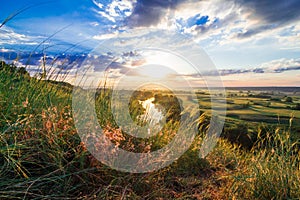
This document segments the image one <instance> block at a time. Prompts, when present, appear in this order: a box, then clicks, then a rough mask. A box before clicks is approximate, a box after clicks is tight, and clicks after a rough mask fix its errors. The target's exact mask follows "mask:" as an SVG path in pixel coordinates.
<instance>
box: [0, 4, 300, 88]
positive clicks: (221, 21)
mask: <svg viewBox="0 0 300 200" xmlns="http://www.w3.org/2000/svg"><path fill="white" fill-rule="evenodd" d="M0 2H1V4H0V5H1V7H0V23H1V22H2V25H1V28H0V58H1V57H2V58H3V59H6V60H9V59H14V60H15V62H17V63H18V62H19V64H20V65H21V64H23V65H24V64H25V65H31V69H32V71H34V70H36V71H38V69H39V68H38V65H40V64H41V58H42V56H41V54H40V53H41V52H42V53H43V54H45V53H46V54H47V55H48V56H47V59H48V60H49V63H48V64H50V63H51V62H52V63H53V60H54V58H57V55H60V56H61V57H62V55H64V54H65V53H67V54H68V55H71V56H69V58H68V62H65V63H64V62H63V61H62V59H61V60H60V61H57V63H56V65H55V66H56V67H57V68H59V69H62V70H61V72H62V71H63V72H64V73H65V74H69V75H70V78H69V82H72V80H74V76H75V74H76V70H77V71H78V68H80V67H81V66H82V65H83V64H84V65H87V64H88V65H92V64H94V65H95V67H94V68H93V71H92V72H91V74H93V75H94V76H95V75H96V74H97V73H95V72H99V73H101V72H103V70H106V71H109V73H110V76H111V78H113V77H121V76H122V75H126V76H128V77H135V78H136V79H134V80H137V78H138V77H139V78H140V79H141V80H144V77H145V76H142V74H143V73H142V72H140V71H141V70H140V69H143V68H144V69H145V70H144V73H145V72H147V73H148V74H153V75H154V74H156V75H157V71H161V73H160V74H164V70H159V69H160V68H159V67H157V66H153V65H154V64H155V65H159V66H162V65H166V64H169V65H172V67H171V70H170V73H169V74H168V73H165V75H166V76H165V77H164V78H165V79H166V77H167V76H169V77H171V79H172V80H173V81H174V80H175V79H174V77H177V76H175V75H174V74H176V73H180V74H181V75H182V76H183V77H184V78H186V79H188V80H190V81H191V82H193V84H196V83H197V81H198V82H199V81H200V82H201V80H197V78H199V76H198V74H197V73H199V70H198V71H197V70H194V71H193V70H192V68H189V67H188V66H187V64H186V63H185V64H184V60H185V58H181V59H179V60H176V59H175V57H174V54H173V53H170V52H169V53H162V52H161V51H159V52H156V53H155V51H154V53H153V52H152V53H151V52H149V51H139V50H137V49H136V47H137V46H139V47H145V46H146V45H149V46H155V45H156V46H157V47H159V48H162V47H164V48H165V49H169V50H170V49H171V50H172V52H176V51H177V52H179V54H180V53H182V54H183V55H185V56H189V53H187V52H186V50H187V49H188V50H190V49H191V51H192V52H194V53H198V54H201V55H204V54H205V55H206V56H207V57H208V58H209V59H210V60H211V61H212V63H210V62H209V61H208V60H206V59H207V58H203V59H204V60H206V61H207V62H206V61H205V62H204V63H205V66H206V67H205V66H204V65H203V66H201V70H200V72H201V76H202V78H203V77H208V78H212V79H213V78H214V77H216V76H219V77H220V78H221V80H222V81H223V84H224V85H225V86H300V73H299V71H300V12H299V10H300V1H299V0H284V1H283V0H265V1H261V0H252V1H246V0H210V1H208V0H197V1H196V0H164V1H162V0H123V1H121V0H76V1H70V0H52V1H51V0H50V1H37V0H14V1H13V3H12V1H4V0H0ZM7 19H8V20H7ZM178 38H180V40H178ZM121 40H122V41H125V42H124V43H122V45H121V46H120V45H118V44H119V43H120V41H121ZM103 44H104V46H105V45H106V46H105V47H107V49H109V50H107V49H106V50H107V51H105V50H103V49H105V48H103V49H101V48H99V46H100V47H101V45H102V47H104V46H103ZM195 44H196V45H198V46H199V47H200V48H201V49H202V50H203V52H202V51H201V50H199V49H197V48H195V49H194V48H191V46H193V47H194V46H195ZM28 52H29V53H32V52H34V53H36V54H37V56H36V62H34V61H32V63H26V62H25V60H26V59H25V57H26V56H25V54H26V53H28ZM29 53H28V54H29ZM14 54H24V58H23V60H22V58H19V59H18V60H16V58H15V56H13V55H14ZM92 54H99V55H93V56H91V55H92ZM165 54H168V55H165ZM8 55H9V56H8ZM55 55H56V56H55ZM176 55H177V54H176ZM72 58H73V59H72ZM153 60H158V61H159V62H158V63H157V62H154V61H153ZM166 60H169V62H164V61H166ZM174 60H175V61H176V63H177V64H176V63H175V62H174ZM194 61H195V62H196V59H195V60H194ZM198 61H199V59H198ZM27 62H28V59H27ZM66 63H67V64H66ZM107 63H108V64H107ZM153 63H154V64H153ZM178 63H181V64H180V65H179V64H178ZM105 64H106V65H107V66H106V65H105ZM100 65H103V66H104V65H105V66H106V68H105V69H104V68H103V67H101V66H100ZM145 65H152V66H149V67H150V68H151V67H153V68H154V69H156V70H149V69H146V67H143V66H145ZM97 66H100V67H97ZM140 66H142V67H141V68H140V69H138V67H140ZM85 69H86V68H85ZM161 69H163V67H162V68H161ZM172 70H173V71H172ZM165 71H166V70H165ZM171 71H172V72H174V73H171ZM62 74H63V73H62ZM71 76H73V79H72V77H71ZM155 78H162V76H159V77H155ZM177 81H178V84H180V80H177ZM199 84H200V83H199Z"/></svg>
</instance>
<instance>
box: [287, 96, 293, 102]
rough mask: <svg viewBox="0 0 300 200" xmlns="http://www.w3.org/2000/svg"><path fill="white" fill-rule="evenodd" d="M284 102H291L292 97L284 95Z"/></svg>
mask: <svg viewBox="0 0 300 200" xmlns="http://www.w3.org/2000/svg"><path fill="white" fill-rule="evenodd" d="M285 102H287V103H293V98H292V97H286V98H285Z"/></svg>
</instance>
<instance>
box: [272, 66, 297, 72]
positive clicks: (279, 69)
mask: <svg viewBox="0 0 300 200" xmlns="http://www.w3.org/2000/svg"><path fill="white" fill-rule="evenodd" d="M292 70H300V66H292V67H281V68H277V69H275V70H274V72H276V73H282V72H285V71H292Z"/></svg>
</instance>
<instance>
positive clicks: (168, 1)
mask: <svg viewBox="0 0 300 200" xmlns="http://www.w3.org/2000/svg"><path fill="white" fill-rule="evenodd" d="M182 2H184V0H138V1H137V3H136V5H135V8H134V10H133V12H132V14H131V15H130V16H129V17H128V18H127V19H126V22H127V25H129V26H131V27H143V26H146V27H147V26H151V25H156V24H158V23H159V22H160V20H161V18H162V17H163V16H164V15H165V14H166V13H167V11H168V10H169V9H175V8H176V7H177V6H178V5H179V4H180V3H182Z"/></svg>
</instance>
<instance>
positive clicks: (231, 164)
mask: <svg viewBox="0 0 300 200" xmlns="http://www.w3.org/2000/svg"><path fill="white" fill-rule="evenodd" d="M0 80H1V81H0V91H1V93H0V199H174V198H178V199H298V198H300V166H299V160H300V159H299V158H300V154H299V143H298V139H297V136H295V134H297V133H298V132H297V131H298V130H297V129H295V128H294V124H295V125H296V127H297V125H298V122H297V121H296V123H294V122H295V121H294V120H298V118H297V116H296V118H295V119H293V118H290V120H289V121H288V123H287V124H285V126H281V125H276V126H274V125H272V126H271V125H268V124H267V123H264V124H262V123H259V124H256V122H255V123H254V124H255V125H254V126H251V123H250V124H246V123H245V122H243V121H241V119H237V117H235V116H233V117H232V116H231V118H230V117H229V118H228V119H227V121H226V127H225V129H224V133H223V135H222V136H223V137H222V138H221V139H219V141H218V144H217V147H216V148H215V149H214V150H213V151H212V152H211V153H210V154H209V155H208V156H207V157H206V158H205V159H200V158H199V156H198V150H199V145H200V143H201V137H200V136H201V134H199V136H197V138H196V140H195V142H194V143H193V145H192V147H191V148H190V149H189V150H188V151H187V152H186V153H185V154H184V155H183V156H182V157H181V158H180V159H178V160H177V161H176V162H174V163H173V164H172V165H170V166H168V167H166V168H163V169H161V170H159V171H155V172H151V173H145V174H131V173H123V172H118V171H115V170H112V169H110V168H109V167H107V166H105V165H103V164H101V163H100V162H98V161H97V160H96V159H95V158H94V157H93V156H92V155H91V154H90V153H89V152H88V151H87V150H86V147H85V145H84V144H83V143H82V142H81V140H80V138H79V136H78V135H77V132H76V130H75V127H74V122H73V118H72V109H71V91H72V88H71V87H70V86H68V85H62V84H58V83H56V82H49V81H44V80H39V79H37V78H30V77H29V75H28V73H26V70H20V69H17V68H13V66H9V65H6V64H5V63H3V62H2V63H1V66H0ZM105 95H106V93H104V94H103V95H101V93H100V95H98V98H99V99H98V101H97V102H98V103H97V104H96V106H97V107H98V108H97V110H98V111H99V115H98V118H99V121H101V124H102V125H103V126H105V127H106V129H105V130H106V133H107V135H108V136H109V135H113V137H112V138H111V139H112V140H114V142H115V143H117V142H120V145H123V147H124V148H129V150H130V147H132V146H131V145H129V143H128V140H126V139H128V138H126V137H127V136H125V135H124V134H123V133H122V132H121V131H120V130H119V129H117V127H115V126H114V124H109V123H108V122H109V121H110V120H103V119H102V118H101V116H102V117H103V116H104V115H107V113H106V112H103V111H105V110H107V109H109V107H106V106H107V105H106V104H103V102H104V103H105V101H106V100H107V99H106V98H104V97H106V96H105ZM105 99H106V100H105ZM294 99H295V98H294ZM171 100H172V101H175V100H176V99H174V98H173V97H172V98H171ZM249 101H250V100H249ZM294 101H295V100H294ZM296 101H297V99H296ZM250 103H251V102H250ZM287 103H289V104H291V103H290V102H287ZM296 103H297V102H294V104H295V105H297V104H296ZM294 104H291V105H292V106H293V105H294ZM241 105H243V104H241ZM101 106H102V107H101ZM255 106H256V105H255ZM175 108H176V106H175ZM248 108H249V107H248ZM141 109H142V108H140V107H139V110H137V112H140V111H141ZM246 109H247V108H246ZM203 110H204V111H205V108H203ZM101 111H102V113H101ZM266 112H267V111H266ZM133 115H134V114H133ZM201 116H202V118H201V119H199V124H202V125H205V124H206V123H205V122H207V119H208V118H205V116H208V115H205V114H203V115H201ZM106 117H110V116H106ZM175 117H176V116H175ZM104 119H105V118H104ZM172 119H174V118H173V117H172V115H169V118H168V120H169V121H172ZM174 120H175V121H176V119H174ZM204 128H205V127H204ZM201 131H203V129H202V126H199V133H200V132H201ZM112 133H113V134H112ZM169 137H171V136H170V134H167V133H166V134H163V135H161V138H160V140H156V141H155V142H156V143H155V145H154V144H153V143H151V145H152V146H151V147H150V149H149V147H148V144H146V143H144V144H142V145H139V144H137V143H136V142H137V141H135V142H132V141H131V143H134V145H135V149H131V150H134V151H139V152H148V151H150V150H153V149H155V148H158V147H160V145H162V144H165V142H167V141H168V140H169ZM129 139H130V138H129ZM126 141H127V142H126ZM152 142H153V141H152ZM159 142H161V143H159ZM245 147H246V148H245ZM151 148H153V149H151Z"/></svg>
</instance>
